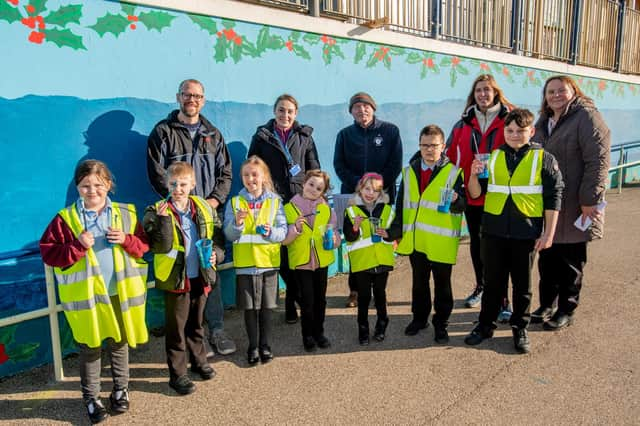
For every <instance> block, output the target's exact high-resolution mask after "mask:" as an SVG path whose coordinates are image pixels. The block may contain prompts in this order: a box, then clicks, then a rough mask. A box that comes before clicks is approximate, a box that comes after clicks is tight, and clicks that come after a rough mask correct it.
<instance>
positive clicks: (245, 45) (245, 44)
mask: <svg viewBox="0 0 640 426" xmlns="http://www.w3.org/2000/svg"><path fill="white" fill-rule="evenodd" d="M280 41H282V39H281V40H280ZM282 45H283V46H284V42H282ZM233 47H240V54H241V55H242V54H245V55H248V56H250V57H252V58H257V57H259V56H260V55H261V52H259V51H258V49H257V48H256V46H254V44H253V43H251V42H250V41H249V40H247V38H246V37H245V36H242V44H241V45H240V46H238V45H237V44H236V43H233ZM238 60H239V59H238Z"/></svg>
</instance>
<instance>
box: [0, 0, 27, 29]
mask: <svg viewBox="0 0 640 426" xmlns="http://www.w3.org/2000/svg"><path fill="white" fill-rule="evenodd" d="M20 19H22V15H20V11H19V10H18V8H17V7H13V6H12V5H10V4H9V3H8V2H7V1H6V0H0V21H7V22H8V23H10V24H12V23H14V22H16V21H19V20H20Z"/></svg>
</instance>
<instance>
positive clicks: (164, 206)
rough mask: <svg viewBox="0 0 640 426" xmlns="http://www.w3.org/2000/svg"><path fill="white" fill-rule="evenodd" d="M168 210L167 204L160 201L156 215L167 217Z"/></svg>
mask: <svg viewBox="0 0 640 426" xmlns="http://www.w3.org/2000/svg"><path fill="white" fill-rule="evenodd" d="M168 208H169V204H168V203H167V202H166V201H160V204H158V208H157V209H156V214H157V215H158V216H169V213H167V209H168Z"/></svg>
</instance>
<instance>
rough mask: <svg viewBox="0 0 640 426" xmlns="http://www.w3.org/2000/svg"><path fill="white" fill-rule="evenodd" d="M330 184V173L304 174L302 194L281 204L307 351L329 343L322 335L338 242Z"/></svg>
mask: <svg viewBox="0 0 640 426" xmlns="http://www.w3.org/2000/svg"><path fill="white" fill-rule="evenodd" d="M330 188H331V186H330V183H329V175H328V174H327V173H326V172H323V171H322V170H318V169H316V170H309V171H307V173H306V174H305V178H304V183H303V186H302V194H297V195H294V196H293V198H291V201H290V202H289V203H287V204H286V205H285V206H284V212H285V215H286V217H287V223H288V224H289V230H288V232H287V237H286V238H285V240H284V241H283V244H284V245H286V246H288V247H287V248H288V251H287V252H288V256H289V267H290V268H292V269H294V272H293V275H294V277H295V279H296V281H297V283H298V286H299V288H300V294H301V300H300V311H301V321H300V324H301V326H302V344H303V346H304V349H305V350H306V351H307V352H312V351H314V350H315V349H316V346H317V347H319V348H322V349H325V348H328V347H329V346H331V343H330V342H329V339H327V337H326V336H325V335H324V318H325V310H326V307H327V277H328V270H329V265H331V264H332V263H333V262H334V260H335V259H334V254H333V249H334V248H335V247H338V246H339V245H340V242H341V238H340V233H339V232H337V229H336V224H337V219H336V214H335V212H334V211H333V209H332V208H331V207H330V206H329V204H328V203H327V200H326V194H327V191H328V190H329V189H330Z"/></svg>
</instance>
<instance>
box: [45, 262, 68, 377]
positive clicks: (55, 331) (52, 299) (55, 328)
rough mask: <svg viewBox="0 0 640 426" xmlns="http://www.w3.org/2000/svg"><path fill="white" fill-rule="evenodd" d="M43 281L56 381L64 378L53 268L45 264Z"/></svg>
mask: <svg viewBox="0 0 640 426" xmlns="http://www.w3.org/2000/svg"><path fill="white" fill-rule="evenodd" d="M44 276H45V282H46V285H47V304H48V307H49V327H50V329H51V350H52V352H53V372H54V374H55V377H56V381H57V382H61V381H62V380H64V369H63V367H62V348H61V347H60V327H59V324H58V309H57V307H56V287H55V286H56V283H55V279H54V277H53V268H52V267H51V266H47V265H45V267H44Z"/></svg>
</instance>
